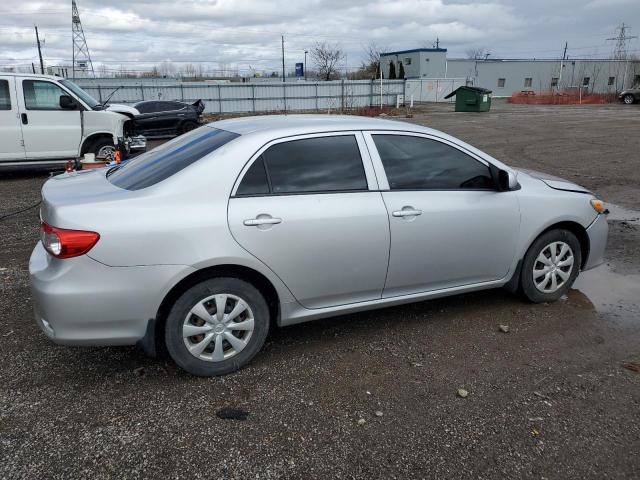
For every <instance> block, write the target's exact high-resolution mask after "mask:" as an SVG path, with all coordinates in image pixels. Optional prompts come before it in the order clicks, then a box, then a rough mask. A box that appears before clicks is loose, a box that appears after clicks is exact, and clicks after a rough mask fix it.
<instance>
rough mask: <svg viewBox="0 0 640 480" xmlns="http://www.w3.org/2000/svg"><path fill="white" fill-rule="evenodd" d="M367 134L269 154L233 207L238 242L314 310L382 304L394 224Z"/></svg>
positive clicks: (318, 139) (253, 164) (314, 139)
mask: <svg viewBox="0 0 640 480" xmlns="http://www.w3.org/2000/svg"><path fill="white" fill-rule="evenodd" d="M377 188H378V187H377V182H376V179H375V175H374V173H373V168H372V166H371V163H370V159H369V157H368V153H367V149H366V147H365V144H364V141H363V138H362V134H361V133H360V132H340V133H330V134H316V135H306V136H299V137H290V138H286V139H281V140H277V141H274V142H272V143H271V144H269V145H267V146H266V147H263V148H262V149H261V150H260V151H258V152H257V153H256V155H255V156H254V157H253V158H252V159H251V160H250V161H249V163H248V164H247V165H246V166H245V168H244V170H243V172H242V173H241V174H240V176H239V180H238V181H237V182H236V185H235V187H234V190H233V193H232V197H231V198H230V200H229V210H228V219H229V227H230V229H231V232H232V234H233V236H234V238H235V239H236V240H237V242H238V243H239V244H240V245H241V246H242V247H244V248H245V249H246V250H247V251H248V252H250V253H251V254H252V255H254V256H255V257H257V258H258V259H259V260H261V261H262V262H263V263H264V264H266V265H267V266H268V267H269V268H271V270H273V271H274V272H275V273H276V274H277V275H278V276H279V277H280V278H281V279H282V281H283V282H284V283H285V284H286V285H287V287H288V288H289V289H290V290H291V292H292V293H293V295H294V296H295V298H296V299H297V300H298V301H299V302H300V303H301V304H302V305H303V306H305V307H307V308H322V307H329V306H333V305H340V304H347V303H353V302H360V301H366V300H373V299H377V298H380V297H381V295H382V289H383V286H384V280H385V275H386V271H387V262H388V256H389V240H390V239H389V220H388V217H387V211H386V208H385V206H384V202H383V201H382V197H381V195H380V193H379V192H378V191H377Z"/></svg>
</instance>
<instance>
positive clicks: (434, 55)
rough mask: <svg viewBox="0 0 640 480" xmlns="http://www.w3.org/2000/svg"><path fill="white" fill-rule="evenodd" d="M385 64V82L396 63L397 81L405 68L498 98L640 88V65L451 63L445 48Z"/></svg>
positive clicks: (390, 58)
mask: <svg viewBox="0 0 640 480" xmlns="http://www.w3.org/2000/svg"><path fill="white" fill-rule="evenodd" d="M381 62H382V66H383V74H384V77H385V78H389V73H390V68H391V63H394V64H395V65H394V66H395V72H396V75H397V74H398V73H399V71H400V63H402V66H403V68H404V73H405V78H407V79H412V78H416V79H417V78H420V79H435V78H438V79H442V78H465V79H466V82H467V84H469V85H475V86H478V87H484V88H488V89H489V90H492V91H493V94H494V95H495V96H510V95H511V94H513V93H515V92H521V91H535V92H545V91H550V90H553V89H556V88H559V89H568V88H572V87H573V88H577V87H584V88H585V90H587V91H589V92H595V93H614V92H619V91H621V90H623V89H624V88H629V87H631V86H633V85H636V84H640V60H629V61H624V60H608V59H578V58H575V59H574V58H570V59H567V60H564V61H562V60H552V59H491V58H488V59H477V60H475V59H461V58H452V59H448V58H447V50H446V49H444V48H416V49H412V50H401V51H397V52H388V53H383V54H382V55H381Z"/></svg>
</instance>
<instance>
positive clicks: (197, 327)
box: [165, 277, 269, 377]
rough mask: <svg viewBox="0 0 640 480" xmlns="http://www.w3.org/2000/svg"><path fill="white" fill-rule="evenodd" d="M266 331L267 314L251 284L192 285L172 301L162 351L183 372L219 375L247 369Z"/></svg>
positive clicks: (225, 281)
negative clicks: (165, 347) (174, 301)
mask: <svg viewBox="0 0 640 480" xmlns="http://www.w3.org/2000/svg"><path fill="white" fill-rule="evenodd" d="M268 331H269V308H268V306H267V302H266V301H265V299H264V297H263V296H262V294H261V293H260V292H259V291H258V290H257V289H256V288H255V287H254V286H253V285H251V284H249V283H247V282H245V281H243V280H240V279H237V278H230V277H219V278H212V279H209V280H206V281H203V282H201V283H199V284H197V285H194V286H193V287H191V288H190V289H189V290H187V291H186V292H184V293H183V294H182V295H181V296H180V298H178V300H177V301H176V303H175V304H174V306H173V308H172V309H171V312H170V313H169V316H168V318H167V323H166V327H165V338H166V344H167V350H168V351H169V354H170V355H171V358H173V360H174V361H175V362H176V363H177V364H178V365H179V366H180V367H182V368H183V369H184V370H186V371H187V372H189V373H192V374H194V375H199V376H205V377H208V376H214V375H224V374H226V373H230V372H233V371H235V370H238V369H239V368H241V367H242V366H244V365H246V364H247V363H248V362H249V361H250V360H251V359H252V358H253V357H254V356H255V354H256V353H258V351H259V350H260V348H262V345H263V344H264V341H265V339H266V338H267V333H268Z"/></svg>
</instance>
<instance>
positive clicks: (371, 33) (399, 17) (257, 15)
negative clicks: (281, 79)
mask: <svg viewBox="0 0 640 480" xmlns="http://www.w3.org/2000/svg"><path fill="white" fill-rule="evenodd" d="M77 3H78V8H79V10H80V17H81V19H82V25H83V27H84V31H85V35H86V38H87V43H88V45H89V49H90V51H91V55H92V59H93V61H94V64H95V66H96V68H97V67H98V66H99V65H100V64H103V65H104V66H105V67H103V68H108V69H110V70H117V69H120V68H123V67H124V68H127V69H131V70H136V69H145V68H148V67H149V66H150V65H151V64H153V63H159V62H162V61H170V62H172V63H173V64H174V65H178V66H182V65H185V64H186V63H193V64H196V65H197V64H201V65H204V66H206V68H208V69H215V68H236V69H238V71H239V72H240V73H241V74H248V73H250V72H251V71H252V70H259V71H271V70H276V71H279V70H280V68H281V67H280V52H281V50H280V48H281V46H280V35H281V34H284V37H285V58H286V64H287V69H292V68H293V66H294V63H295V62H299V61H302V59H303V57H304V50H305V49H310V48H311V47H312V46H313V44H314V42H316V41H326V42H329V43H335V44H339V45H340V47H341V48H342V49H343V51H344V52H345V53H346V59H345V62H344V63H345V66H347V67H348V68H355V67H357V66H358V65H359V64H360V63H361V61H362V60H363V51H364V49H365V47H366V46H367V45H368V44H370V43H371V42H375V43H376V44H377V45H379V46H380V47H385V48H386V49H389V50H400V49H409V48H417V47H429V46H431V45H432V44H433V43H434V42H435V40H436V38H439V39H440V46H441V47H444V48H447V49H448V50H449V56H450V57H464V56H465V52H466V51H467V50H468V49H469V48H477V47H485V48H487V49H488V50H489V51H490V52H491V56H492V57H494V58H500V57H502V58H514V57H538V58H541V57H545V58H557V57H559V56H561V55H562V49H563V47H564V42H565V41H567V42H568V43H569V49H568V54H569V56H571V57H594V56H607V55H609V54H611V52H612V50H613V46H614V42H607V41H606V39H607V38H609V37H613V36H614V35H615V34H616V31H615V29H616V27H617V26H618V25H619V24H620V23H621V22H622V21H625V22H627V23H630V24H631V30H630V31H629V34H631V35H637V34H639V33H640V0H533V1H532V0H510V1H509V0H478V1H471V0H340V1H338V0H271V1H250V0H210V1H204V0H201V1H180V0H154V1H151V0H142V1H134V0H131V1H126V0H101V1H99V0H77ZM634 20H635V24H634ZM34 24H36V25H38V28H39V31H40V35H41V37H43V38H44V40H45V43H44V49H43V53H44V57H45V62H46V63H47V64H49V65H54V64H64V63H69V62H70V61H71V45H72V37H71V1H70V0H69V1H67V0H64V1H62V0H60V1H58V0H49V1H32V0H3V1H2V2H1V3H0V66H8V65H16V64H20V65H24V64H27V65H30V63H31V62H32V61H36V62H37V51H36V48H35V38H34V37H35V35H34V31H33V25H34ZM629 48H630V50H632V51H633V52H634V53H636V54H640V42H639V41H638V40H632V41H631V42H630V47H629ZM309 62H310V65H309V67H311V66H312V65H311V61H310V60H309Z"/></svg>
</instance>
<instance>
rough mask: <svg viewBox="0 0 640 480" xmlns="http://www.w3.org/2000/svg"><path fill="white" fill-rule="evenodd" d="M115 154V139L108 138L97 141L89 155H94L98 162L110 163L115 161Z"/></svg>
mask: <svg viewBox="0 0 640 480" xmlns="http://www.w3.org/2000/svg"><path fill="white" fill-rule="evenodd" d="M115 152H116V146H115V145H114V144H113V139H111V138H106V137H105V138H99V139H97V140H96V141H95V142H94V143H93V145H91V148H90V149H89V153H93V154H94V155H95V156H96V160H101V161H108V162H110V161H111V160H113V157H114V155H115Z"/></svg>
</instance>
